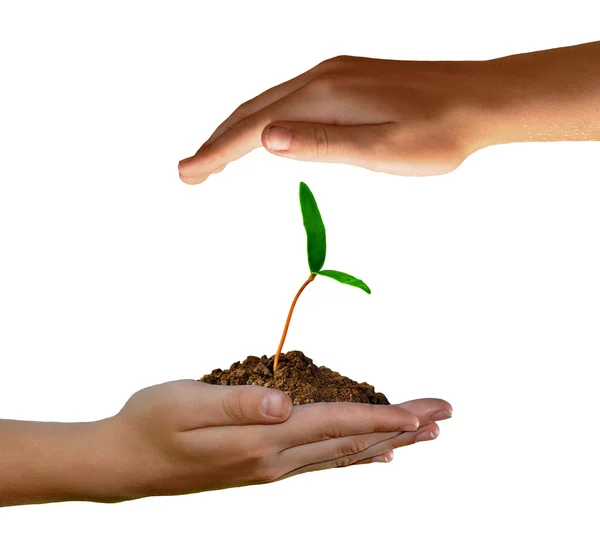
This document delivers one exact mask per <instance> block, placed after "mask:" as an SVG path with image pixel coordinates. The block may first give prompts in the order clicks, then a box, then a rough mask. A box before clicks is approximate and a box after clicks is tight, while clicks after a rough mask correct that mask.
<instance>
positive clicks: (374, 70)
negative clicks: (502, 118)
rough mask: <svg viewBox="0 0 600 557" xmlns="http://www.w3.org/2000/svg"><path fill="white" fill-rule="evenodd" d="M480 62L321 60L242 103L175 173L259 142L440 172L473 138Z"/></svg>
mask: <svg viewBox="0 0 600 557" xmlns="http://www.w3.org/2000/svg"><path fill="white" fill-rule="evenodd" d="M483 67H484V66H483V65H482V63H481V62H410V61H397V60H379V59H371V58H356V57H350V56H339V57H336V58H333V59H330V60H326V61H324V62H322V63H321V64H319V65H317V66H316V67H314V68H312V69H311V70H309V71H308V72H306V73H304V74H302V75H300V76H298V77H296V78H294V79H291V80H290V81H287V82H285V83H283V84H281V85H278V86H276V87H274V88H272V89H269V90H268V91H265V92H264V93H262V94H260V95H258V96H257V97H255V98H254V99H252V100H250V101H248V102H245V103H244V104H242V105H241V106H240V107H239V108H238V109H237V110H235V112H233V114H231V116H230V117H229V118H227V119H226V120H225V121H224V122H223V123H222V124H221V125H220V126H219V127H218V128H217V129H216V130H215V132H214V133H213V134H212V136H211V137H210V138H209V139H208V141H206V143H204V145H202V147H201V148H200V149H199V150H198V152H197V153H196V154H195V155H194V156H192V157H189V158H187V159H184V160H182V161H181V162H180V163H179V175H180V177H181V179H182V180H183V181H184V182H185V183H188V184H198V183H200V182H203V181H204V180H206V178H208V176H210V175H211V174H213V173H215V172H218V171H220V170H222V169H223V168H224V167H225V166H226V165H227V164H229V163H230V162H231V161H234V160H236V159H239V158H240V157H243V156H244V155H246V154H247V153H249V152H250V151H252V150H253V149H256V148H258V147H260V146H261V145H262V146H264V147H265V148H266V149H267V150H268V151H270V152H271V153H273V154H275V155H280V156H283V157H287V158H292V159H297V160H304V161H320V162H333V163H346V164H351V165H356V166H361V167H364V168H368V169H370V170H375V171H381V172H387V173H391V174H399V175H411V176H412V175H414V176H421V175H434V174H443V173H446V172H450V171H451V170H453V169H455V168H456V167H457V166H458V165H460V163H461V162H462V161H463V160H464V159H465V158H466V157H467V156H468V155H469V154H471V153H472V152H474V151H475V150H477V149H478V148H480V147H481V146H482V144H481V137H480V135H481V133H482V129H481V127H482V126H480V125H479V120H478V118H477V117H476V116H478V115H479V114H480V113H481V112H484V111H485V103H484V102H483V101H482V99H481V98H479V96H480V95H481V91H482V89H483V88H484V87H483V85H482V83H483V77H484V75H483V74H484V72H483ZM478 95H479V96H478Z"/></svg>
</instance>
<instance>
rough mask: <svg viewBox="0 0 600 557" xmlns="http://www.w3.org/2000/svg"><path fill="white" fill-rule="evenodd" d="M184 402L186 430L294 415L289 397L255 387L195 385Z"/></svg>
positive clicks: (278, 419)
mask: <svg viewBox="0 0 600 557" xmlns="http://www.w3.org/2000/svg"><path fill="white" fill-rule="evenodd" d="M194 385H195V386H194ZM182 398H183V400H182V401H181V405H180V412H181V415H182V416H183V418H182V423H183V424H185V427H184V428H183V429H184V430H191V429H197V428H201V427H211V426H229V425H249V424H276V423H280V422H284V421H285V420H286V419H287V418H288V417H289V415H290V413H291V411H292V401H291V399H290V397H289V396H288V395H287V394H286V393H284V392H282V391H278V390H275V389H267V388H265V387H259V386H254V385H248V386H226V385H209V384H207V383H202V382H200V381H194V382H193V383H192V384H190V387H189V388H188V389H187V390H186V391H185V394H184V395H183V397H182ZM404 412H406V410H404Z"/></svg>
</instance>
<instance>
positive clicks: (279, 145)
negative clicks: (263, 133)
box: [266, 126, 292, 151]
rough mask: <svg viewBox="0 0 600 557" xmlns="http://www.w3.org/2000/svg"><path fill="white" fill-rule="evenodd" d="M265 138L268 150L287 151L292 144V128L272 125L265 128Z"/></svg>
mask: <svg viewBox="0 0 600 557" xmlns="http://www.w3.org/2000/svg"><path fill="white" fill-rule="evenodd" d="M266 140H267V148H268V149H269V150H270V151H287V150H288V149H289V148H290V145H291V144H292V130H290V129H288V128H282V127H281V126H272V127H270V128H269V129H268V130H267V137H266Z"/></svg>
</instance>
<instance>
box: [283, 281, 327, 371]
mask: <svg viewBox="0 0 600 557" xmlns="http://www.w3.org/2000/svg"><path fill="white" fill-rule="evenodd" d="M316 276H317V275H316V274H315V273H311V274H310V276H309V277H308V279H307V280H306V282H305V283H304V284H303V285H302V286H301V287H300V290H298V294H296V297H295V298H294V301H293V302H292V306H291V307H290V311H289V313H288V316H287V320H286V322H285V327H284V328H283V334H282V335H281V342H280V343H279V346H278V347H277V352H275V361H274V362H273V373H275V370H276V369H277V364H278V363H279V356H280V355H281V349H282V348H283V343H284V342H285V337H286V336H287V332H288V329H289V327H290V321H291V320H292V313H294V308H295V307H296V302H297V301H298V298H299V297H300V294H302V291H303V290H304V289H305V288H306V287H307V286H308V285H309V284H310V283H311V282H312V281H313V280H315V278H316Z"/></svg>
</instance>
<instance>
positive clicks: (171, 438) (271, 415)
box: [0, 380, 452, 506]
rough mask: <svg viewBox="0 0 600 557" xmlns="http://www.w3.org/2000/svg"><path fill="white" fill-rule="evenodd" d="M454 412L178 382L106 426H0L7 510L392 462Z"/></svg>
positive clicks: (1, 486) (424, 403)
mask: <svg viewBox="0 0 600 557" xmlns="http://www.w3.org/2000/svg"><path fill="white" fill-rule="evenodd" d="M451 414H452V407H451V406H450V405H449V404H448V403H447V402H445V401H443V400H440V399H420V400H414V401H409V402H405V403H403V404H399V405H390V406H382V405H370V404H358V403H317V404H306V405H303V406H296V407H292V402H291V399H290V398H289V396H287V395H286V394H285V393H283V392H281V391H277V390H274V389H267V388H264V387H258V386H236V387H228V386H221V385H208V384H206V383H202V382H199V381H194V380H180V381H171V382H169V383H163V384H160V385H155V386H153V387H148V388H146V389H143V390H141V391H139V392H137V393H135V394H134V395H133V396H132V397H131V398H130V399H129V401H128V402H127V403H126V404H125V406H124V407H123V409H122V410H121V411H120V412H119V413H118V414H117V415H115V416H113V417H111V418H107V419H104V420H100V421H97V422H90V423H46V422H21V421H12V420H0V506H9V505H22V504H30V503H48V502H57V501H94V502H104V503H114V502H120V501H126V500H129V499H137V498H141V497H148V496H156V495H178V494H184V493H195V492H200V491H208V490H215V489H224V488H229V487H237V486H245V485H250V484H258V483H266V482H272V481H276V480H280V479H284V478H288V477H290V476H293V475H296V474H300V473H303V472H311V471H315V470H324V469H327V468H334V467H339V466H348V465H353V464H363V463H371V462H389V461H390V460H391V459H392V457H393V450H394V449H396V448H399V447H404V446H407V445H410V444H413V443H416V442H418V441H427V440H431V439H435V438H436V437H437V436H438V434H439V428H438V426H437V424H436V421H439V420H443V419H447V418H449V417H450V416H451Z"/></svg>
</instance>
